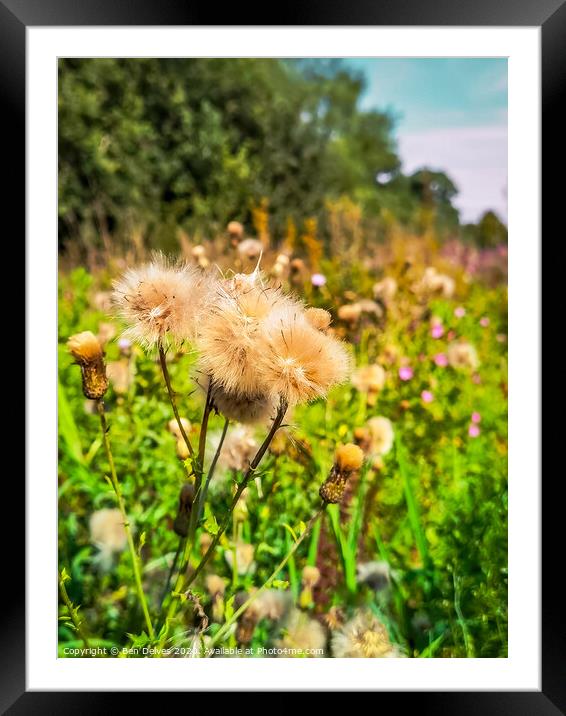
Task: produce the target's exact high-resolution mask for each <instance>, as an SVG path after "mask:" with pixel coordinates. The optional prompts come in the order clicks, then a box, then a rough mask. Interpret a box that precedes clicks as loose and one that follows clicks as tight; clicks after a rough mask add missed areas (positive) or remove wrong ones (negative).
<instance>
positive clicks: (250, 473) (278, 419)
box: [179, 402, 287, 591]
mask: <svg viewBox="0 0 566 716" xmlns="http://www.w3.org/2000/svg"><path fill="white" fill-rule="evenodd" d="M286 412H287V403H284V402H282V403H281V405H280V406H279V409H278V411H277V415H276V416H275V419H274V420H273V423H272V425H271V429H270V431H269V433H268V434H267V437H266V438H265V440H264V441H263V442H262V444H261V445H260V447H259V449H258V451H257V453H256V454H255V457H254V459H253V460H252V461H251V463H250V466H249V467H248V469H247V470H246V473H245V475H244V477H243V479H242V481H241V482H240V484H239V485H238V489H237V490H236V492H235V494H234V497H233V498H232V502H231V504H230V507H229V509H228V514H227V515H226V518H225V520H224V522H223V523H222V525H221V526H220V527H219V528H218V532H217V533H216V534H215V535H214V537H213V539H212V542H211V543H210V547H209V548H208V549H207V551H206V552H205V554H204V555H203V557H202V559H201V561H200V564H199V565H198V566H197V568H196V569H195V571H194V572H193V574H192V575H191V577H189V579H188V580H187V582H186V583H185V584H184V585H183V586H182V588H181V590H179V591H186V589H187V588H188V587H189V586H190V585H191V584H192V583H193V582H194V581H195V579H196V578H197V577H198V575H199V574H200V573H201V572H202V570H203V569H204V567H205V565H206V564H207V562H208V560H209V559H210V558H211V557H212V555H213V553H214V550H215V549H216V545H217V544H218V543H219V542H220V538H221V537H222V535H223V534H224V532H226V530H227V529H228V527H229V525H230V523H231V521H232V512H234V508H235V507H236V505H237V504H238V501H239V500H240V497H241V496H242V493H243V491H244V490H245V489H246V487H247V486H248V484H249V483H250V481H251V480H252V479H253V477H254V473H255V471H256V469H257V467H258V465H259V463H260V462H261V460H262V458H263V456H264V455H265V453H266V452H267V448H268V447H269V445H270V443H271V441H272V440H273V438H274V436H275V433H276V432H277V431H278V430H279V428H280V427H281V423H282V422H283V418H284V417H285V413H286Z"/></svg>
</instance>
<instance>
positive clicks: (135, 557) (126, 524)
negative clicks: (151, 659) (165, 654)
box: [96, 399, 154, 639]
mask: <svg viewBox="0 0 566 716" xmlns="http://www.w3.org/2000/svg"><path fill="white" fill-rule="evenodd" d="M96 406H97V409H98V415H99V416H100V425H101V427H102V440H103V442H104V449H105V451H106V457H107V459H108V464H109V466H110V482H111V484H112V487H113V489H114V493H115V494H116V501H117V503H118V509H119V510H120V513H121V514H122V519H123V520H124V530H125V532H126V538H127V540H128V549H129V551H130V558H131V560H132V568H133V571H134V580H135V583H136V591H137V593H138V599H139V602H140V606H141V608H142V612H143V616H144V619H145V623H146V626H147V633H148V636H149V638H150V639H153V638H154V631H153V626H152V624H151V618H150V616H149V609H148V607H147V601H146V598H145V594H144V591H143V585H142V580H141V572H140V565H139V561H138V555H137V553H136V548H135V545H134V538H133V536H132V530H131V528H130V522H129V520H128V515H127V513H126V505H125V503H124V498H123V496H122V489H121V487H120V483H119V481H118V475H117V474H116V466H115V465H114V457H113V455H112V450H111V448H110V441H109V440H108V422H107V420H106V413H105V412H104V402H103V400H102V399H100V400H97V401H96Z"/></svg>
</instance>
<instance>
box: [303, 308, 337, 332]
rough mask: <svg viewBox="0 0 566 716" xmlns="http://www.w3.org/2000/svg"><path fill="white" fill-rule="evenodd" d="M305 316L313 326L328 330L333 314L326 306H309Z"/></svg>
mask: <svg viewBox="0 0 566 716" xmlns="http://www.w3.org/2000/svg"><path fill="white" fill-rule="evenodd" d="M305 318H306V319H307V321H308V322H309V323H310V324H311V326H312V327H313V328H316V329H317V330H318V331H323V332H326V331H327V330H328V328H329V327H330V324H331V323H332V316H331V315H330V313H329V312H328V311H326V310H325V309H324V308H307V310H306V311H305Z"/></svg>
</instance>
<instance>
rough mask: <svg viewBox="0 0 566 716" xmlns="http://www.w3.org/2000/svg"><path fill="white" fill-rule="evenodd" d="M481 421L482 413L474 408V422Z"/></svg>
mask: <svg viewBox="0 0 566 716" xmlns="http://www.w3.org/2000/svg"><path fill="white" fill-rule="evenodd" d="M480 422H481V415H480V414H479V413H478V412H476V411H475V410H474V412H473V413H472V423H480Z"/></svg>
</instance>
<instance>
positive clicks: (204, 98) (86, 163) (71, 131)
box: [59, 58, 458, 251]
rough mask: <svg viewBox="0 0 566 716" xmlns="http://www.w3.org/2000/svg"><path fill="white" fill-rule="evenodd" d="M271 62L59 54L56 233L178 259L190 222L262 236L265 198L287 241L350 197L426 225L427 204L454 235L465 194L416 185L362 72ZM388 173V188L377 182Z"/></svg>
mask: <svg viewBox="0 0 566 716" xmlns="http://www.w3.org/2000/svg"><path fill="white" fill-rule="evenodd" d="M321 67H322V66H321V65H309V64H308V63H304V62H303V63H301V62H294V61H282V60H281V61H280V60H271V59H237V58H227V59H204V58H203V59H157V58H153V59H110V58H104V59H78V58H74V59H61V60H60V61H59V236H60V242H61V245H62V246H67V245H68V242H69V241H70V240H72V241H74V242H77V241H78V242H79V244H80V245H81V246H82V247H83V248H84V247H87V248H88V247H92V246H99V245H100V244H101V243H102V244H104V245H108V242H109V241H110V235H112V240H113V242H114V243H115V242H116V240H117V239H120V238H122V239H124V237H127V236H129V235H131V234H132V233H135V232H141V234H142V235H143V236H144V237H146V239H147V241H148V243H149V245H150V246H152V247H154V248H161V249H164V250H169V251H171V250H172V249H173V248H174V247H175V246H176V232H177V230H178V229H179V228H182V229H184V230H185V231H188V232H189V233H195V232H196V233H199V234H200V235H203V234H204V235H205V236H206V235H209V234H210V233H213V234H214V233H215V232H221V231H223V229H224V227H225V225H226V223H227V222H228V221H229V220H231V219H239V220H242V221H244V222H245V223H246V225H247V227H248V229H251V214H250V210H251V206H252V204H253V203H257V202H259V201H260V200H261V199H263V198H266V199H267V200H268V201H269V207H270V222H271V227H270V228H271V231H272V233H273V235H274V236H276V237H279V238H281V237H282V235H283V233H284V229H285V225H286V222H287V220H288V218H289V217H292V218H294V220H295V221H296V223H297V224H300V223H301V222H302V220H303V219H304V218H306V217H309V216H318V215H320V213H321V211H322V209H323V207H324V204H325V201H326V200H327V199H329V198H336V197H339V196H341V195H349V196H351V197H352V198H353V199H355V200H356V201H357V202H359V203H360V204H361V205H362V206H363V207H364V208H365V209H366V210H367V211H368V212H369V213H370V214H371V215H372V216H374V217H379V216H380V215H381V214H382V212H383V211H385V210H389V211H392V212H394V213H395V215H396V216H397V217H398V219H399V220H402V221H405V222H407V223H409V224H411V223H412V224H414V225H415V226H417V227H418V224H419V219H418V214H419V210H420V207H422V206H427V207H430V208H432V209H434V211H435V212H436V213H437V217H438V218H437V229H438V230H439V231H445V230H447V229H454V228H455V227H457V224H458V217H457V212H456V211H455V209H454V208H453V207H452V205H451V199H452V197H453V195H454V193H455V189H454V187H453V185H452V184H451V182H450V180H449V179H448V178H447V177H445V176H444V175H443V174H440V173H434V174H433V173H430V172H428V173H425V174H426V177H425V178H424V179H423V176H424V174H423V173H417V174H415V175H413V176H412V177H406V176H404V175H403V174H402V173H401V172H400V161H399V157H398V156H397V153H396V149H395V142H394V138H393V127H394V124H393V118H392V117H391V116H390V115H388V114H385V113H382V112H377V111H364V110H362V109H360V106H359V100H360V96H361V93H362V91H363V82H362V80H361V78H360V77H359V76H358V75H356V74H355V73H353V72H352V71H350V70H348V69H346V68H345V67H344V66H343V65H341V64H340V63H338V64H336V63H334V64H332V63H331V64H328V65H326V66H324V67H322V68H321ZM383 173H386V174H391V177H392V178H391V181H389V182H388V183H386V184H385V185H382V184H380V183H379V182H377V181H376V176H377V175H378V174H383Z"/></svg>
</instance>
